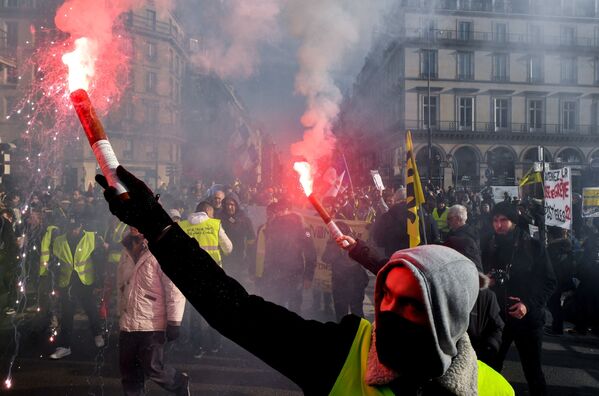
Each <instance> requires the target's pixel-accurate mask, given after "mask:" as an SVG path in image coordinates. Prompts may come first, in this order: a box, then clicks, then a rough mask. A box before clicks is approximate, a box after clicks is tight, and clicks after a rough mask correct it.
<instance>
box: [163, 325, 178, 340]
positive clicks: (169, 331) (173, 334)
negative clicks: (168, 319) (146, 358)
mask: <svg viewBox="0 0 599 396" xmlns="http://www.w3.org/2000/svg"><path fill="white" fill-rule="evenodd" d="M180 332H181V326H173V325H166V340H167V341H175V340H176V339H177V338H179V334H180Z"/></svg>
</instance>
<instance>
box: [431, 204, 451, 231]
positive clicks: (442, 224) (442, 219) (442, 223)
mask: <svg viewBox="0 0 599 396" xmlns="http://www.w3.org/2000/svg"><path fill="white" fill-rule="evenodd" d="M448 211H449V210H448V209H447V208H445V211H443V213H442V214H441V216H439V211H438V210H437V208H435V209H433V219H435V221H436V222H437V228H438V229H439V231H442V232H449V226H448V225H447V212H448Z"/></svg>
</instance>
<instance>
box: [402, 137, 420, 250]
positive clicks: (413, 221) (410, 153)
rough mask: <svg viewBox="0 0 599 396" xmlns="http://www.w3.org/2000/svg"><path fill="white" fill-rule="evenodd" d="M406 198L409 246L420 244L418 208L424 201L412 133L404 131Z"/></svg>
mask: <svg viewBox="0 0 599 396" xmlns="http://www.w3.org/2000/svg"><path fill="white" fill-rule="evenodd" d="M406 156H407V160H406V162H407V163H406V199H407V205H408V230H407V231H408V236H409V237H410V247H415V246H418V245H420V215H419V213H418V209H419V208H420V207H421V205H422V204H423V203H424V191H423V190H422V183H421V182H420V175H419V174H418V168H417V167H416V157H414V145H413V144H412V133H411V132H410V131H407V132H406Z"/></svg>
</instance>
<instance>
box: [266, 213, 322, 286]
mask: <svg viewBox="0 0 599 396" xmlns="http://www.w3.org/2000/svg"><path fill="white" fill-rule="evenodd" d="M265 233H266V250H265V257H264V275H263V277H264V279H269V280H272V279H285V278H289V277H298V276H302V277H303V279H307V280H312V278H313V277H314V270H315V268H316V248H315V246H314V241H313V240H312V236H311V235H310V232H309V231H308V230H307V229H306V228H305V226H304V222H303V219H302V217H301V216H300V215H298V214H296V213H289V214H286V215H282V216H277V217H275V218H273V219H272V221H271V222H270V223H269V225H268V228H267V229H266V231H265Z"/></svg>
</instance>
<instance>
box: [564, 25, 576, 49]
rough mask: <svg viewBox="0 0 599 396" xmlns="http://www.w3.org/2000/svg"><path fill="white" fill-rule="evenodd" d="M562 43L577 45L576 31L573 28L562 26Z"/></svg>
mask: <svg viewBox="0 0 599 396" xmlns="http://www.w3.org/2000/svg"><path fill="white" fill-rule="evenodd" d="M560 43H561V44H562V45H574V44H576V30H575V29H574V28H573V27H571V26H562V28H561V34H560Z"/></svg>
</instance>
